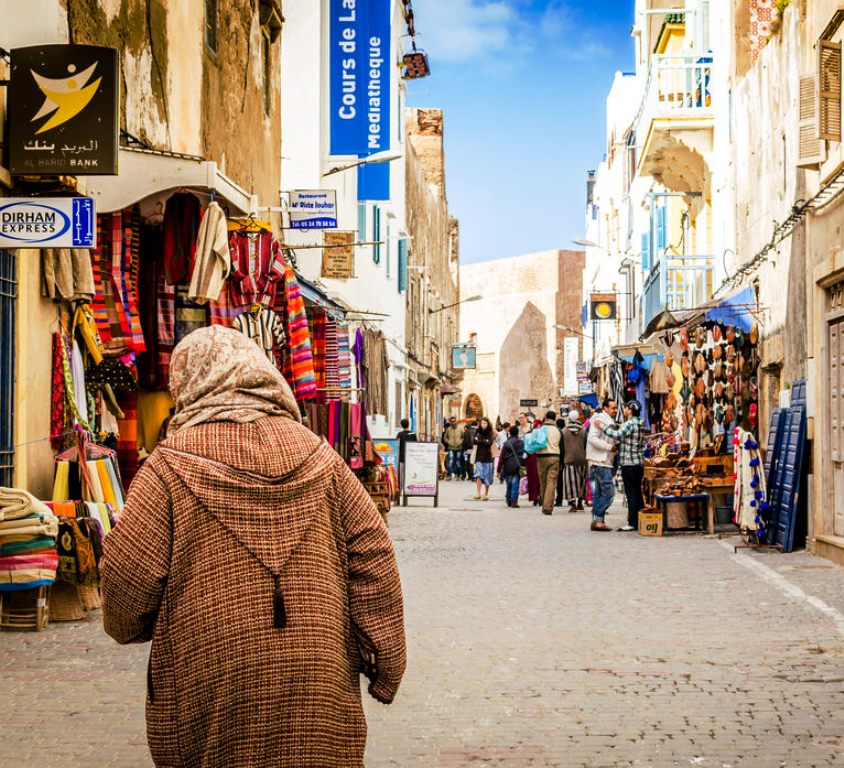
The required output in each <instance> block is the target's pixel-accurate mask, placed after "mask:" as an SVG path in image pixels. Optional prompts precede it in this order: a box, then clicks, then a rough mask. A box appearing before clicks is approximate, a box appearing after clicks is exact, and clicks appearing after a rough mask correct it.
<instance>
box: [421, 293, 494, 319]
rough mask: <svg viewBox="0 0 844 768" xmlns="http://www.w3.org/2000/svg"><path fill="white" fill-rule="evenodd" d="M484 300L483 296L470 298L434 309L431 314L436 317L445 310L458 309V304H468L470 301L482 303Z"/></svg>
mask: <svg viewBox="0 0 844 768" xmlns="http://www.w3.org/2000/svg"><path fill="white" fill-rule="evenodd" d="M482 298H483V296H470V297H469V298H468V299H461V300H460V301H455V302H454V304H449V305H448V306H445V307H440V308H439V309H432V310H431V312H430V314H432V315H436V314H437V312H442V311H443V310H446V309H451V308H452V307H456V306H457V305H458V304H467V303H469V302H470V301H480V300H481V299H482Z"/></svg>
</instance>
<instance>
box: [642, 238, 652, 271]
mask: <svg viewBox="0 0 844 768" xmlns="http://www.w3.org/2000/svg"><path fill="white" fill-rule="evenodd" d="M650 271H651V236H650V234H649V233H648V232H645V233H644V234H643V235H642V272H650Z"/></svg>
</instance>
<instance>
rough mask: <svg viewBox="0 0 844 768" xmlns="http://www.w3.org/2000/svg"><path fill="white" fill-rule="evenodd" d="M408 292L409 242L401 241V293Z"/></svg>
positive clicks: (402, 239)
mask: <svg viewBox="0 0 844 768" xmlns="http://www.w3.org/2000/svg"><path fill="white" fill-rule="evenodd" d="M406 290H407V240H405V239H404V237H402V238H401V239H400V240H399V293H404V292H405V291H406Z"/></svg>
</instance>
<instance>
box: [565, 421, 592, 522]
mask: <svg viewBox="0 0 844 768" xmlns="http://www.w3.org/2000/svg"><path fill="white" fill-rule="evenodd" d="M562 434H563V440H562V451H563V498H564V499H566V501H568V504H569V512H578V511H581V510H583V503H584V501H585V500H586V489H587V486H588V484H587V477H586V475H587V471H586V469H587V467H586V430H585V429H583V427H582V425H581V424H580V414H579V413H578V412H577V411H569V415H568V424H566V426H565V427H564V428H563V432H562Z"/></svg>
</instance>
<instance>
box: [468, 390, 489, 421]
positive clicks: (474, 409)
mask: <svg viewBox="0 0 844 768" xmlns="http://www.w3.org/2000/svg"><path fill="white" fill-rule="evenodd" d="M463 412H464V413H465V414H466V418H467V419H480V418H481V417H482V416H483V415H484V404H483V402H482V401H481V398H480V397H478V396H477V395H476V394H475V393H474V392H473V393H472V394H471V395H469V396H468V397H467V398H466V404H465V405H464V406H463Z"/></svg>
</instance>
